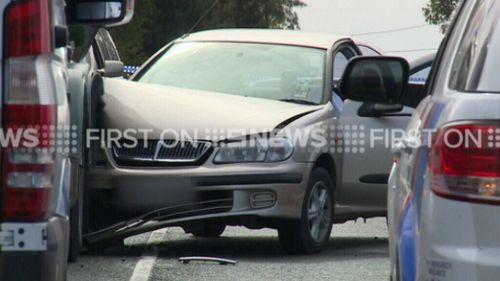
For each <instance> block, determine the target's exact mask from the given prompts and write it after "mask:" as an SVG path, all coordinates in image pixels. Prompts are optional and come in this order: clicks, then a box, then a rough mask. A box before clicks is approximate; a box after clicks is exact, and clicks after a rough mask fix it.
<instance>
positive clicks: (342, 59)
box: [333, 47, 356, 84]
mask: <svg viewBox="0 0 500 281" xmlns="http://www.w3.org/2000/svg"><path fill="white" fill-rule="evenodd" d="M355 55H356V53H355V52H354V50H353V49H351V48H350V47H344V48H341V49H340V50H338V51H337V53H336V54H335V56H334V58H333V81H334V84H337V83H338V82H339V80H340V79H341V78H342V75H343V74H344V71H345V68H346V67H347V63H348V62H349V60H350V59H351V58H352V57H354V56H355Z"/></svg>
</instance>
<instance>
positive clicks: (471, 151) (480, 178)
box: [429, 120, 500, 204]
mask: <svg viewBox="0 0 500 281" xmlns="http://www.w3.org/2000/svg"><path fill="white" fill-rule="evenodd" d="M499 124H500V120H499V121H495V122H491V124H463V125H453V126H447V127H444V128H442V129H440V130H439V131H438V133H437V135H436V138H435V139H434V141H433V144H432V147H431V150H430V157H429V172H430V175H431V188H432V191H433V192H434V193H435V194H437V195H439V196H442V197H446V198H449V199H455V200H462V201H470V202H477V203H484V204H500V125H499Z"/></svg>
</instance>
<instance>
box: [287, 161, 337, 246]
mask: <svg viewBox="0 0 500 281" xmlns="http://www.w3.org/2000/svg"><path fill="white" fill-rule="evenodd" d="M325 196H326V197H325ZM319 206H321V207H320V208H318V207H319ZM334 206H335V200H334V184H333V180H332V178H331V177H330V175H329V174H328V172H327V171H326V170H325V169H323V168H316V169H314V170H313V172H312V173H311V176H310V179H309V183H308V186H307V190H306V193H305V196H304V202H303V203H302V216H301V218H300V220H294V221H287V222H284V223H283V224H282V225H281V226H280V227H279V228H278V236H279V239H280V243H281V247H282V248H283V249H284V250H285V251H286V252H287V253H289V254H315V253H319V252H321V250H323V248H324V247H325V246H326V243H328V240H329V238H330V234H331V232H332V225H333V214H334Z"/></svg>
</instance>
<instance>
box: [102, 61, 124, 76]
mask: <svg viewBox="0 0 500 281" xmlns="http://www.w3.org/2000/svg"><path fill="white" fill-rule="evenodd" d="M123 68H124V64H123V62H121V61H117V60H107V61H105V62H104V69H101V70H99V72H100V73H101V74H102V76H104V77H121V76H123Z"/></svg>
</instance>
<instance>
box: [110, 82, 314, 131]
mask: <svg viewBox="0 0 500 281" xmlns="http://www.w3.org/2000/svg"><path fill="white" fill-rule="evenodd" d="M102 100H103V101H104V104H105V105H104V108H103V109H102V110H103V112H102V113H101V117H102V119H101V121H102V123H101V124H102V125H103V127H104V128H116V129H121V130H124V129H147V130H149V129H151V130H153V132H152V133H151V134H149V138H159V137H160V136H161V134H162V133H163V134H164V135H163V137H166V138H171V137H174V136H175V132H177V133H180V132H183V133H188V134H191V137H194V138H196V139H205V140H210V139H215V138H218V139H220V138H221V137H222V136H220V134H219V136H217V137H215V138H214V137H213V132H214V131H215V130H217V132H219V133H220V132H222V131H223V132H227V131H228V130H230V131H231V137H238V136H241V135H244V134H246V133H248V132H253V131H254V132H269V131H271V130H273V129H275V128H276V127H277V126H278V125H280V124H281V123H283V122H284V121H286V120H289V119H291V118H294V117H296V116H298V115H304V114H307V113H310V112H314V111H316V110H318V109H320V108H321V107H322V106H321V105H318V106H310V105H300V104H293V103H286V102H280V101H274V100H268V99H260V98H250V97H242V96H235V95H228V94H219V93H213V92H205V91H194V90H188V89H180V88H174V87H167V86H161V85H151V84H145V83H140V82H132V81H127V80H123V79H116V78H115V79H105V80H104V96H103V99H102ZM237 131H241V132H240V133H238V132H237Z"/></svg>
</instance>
